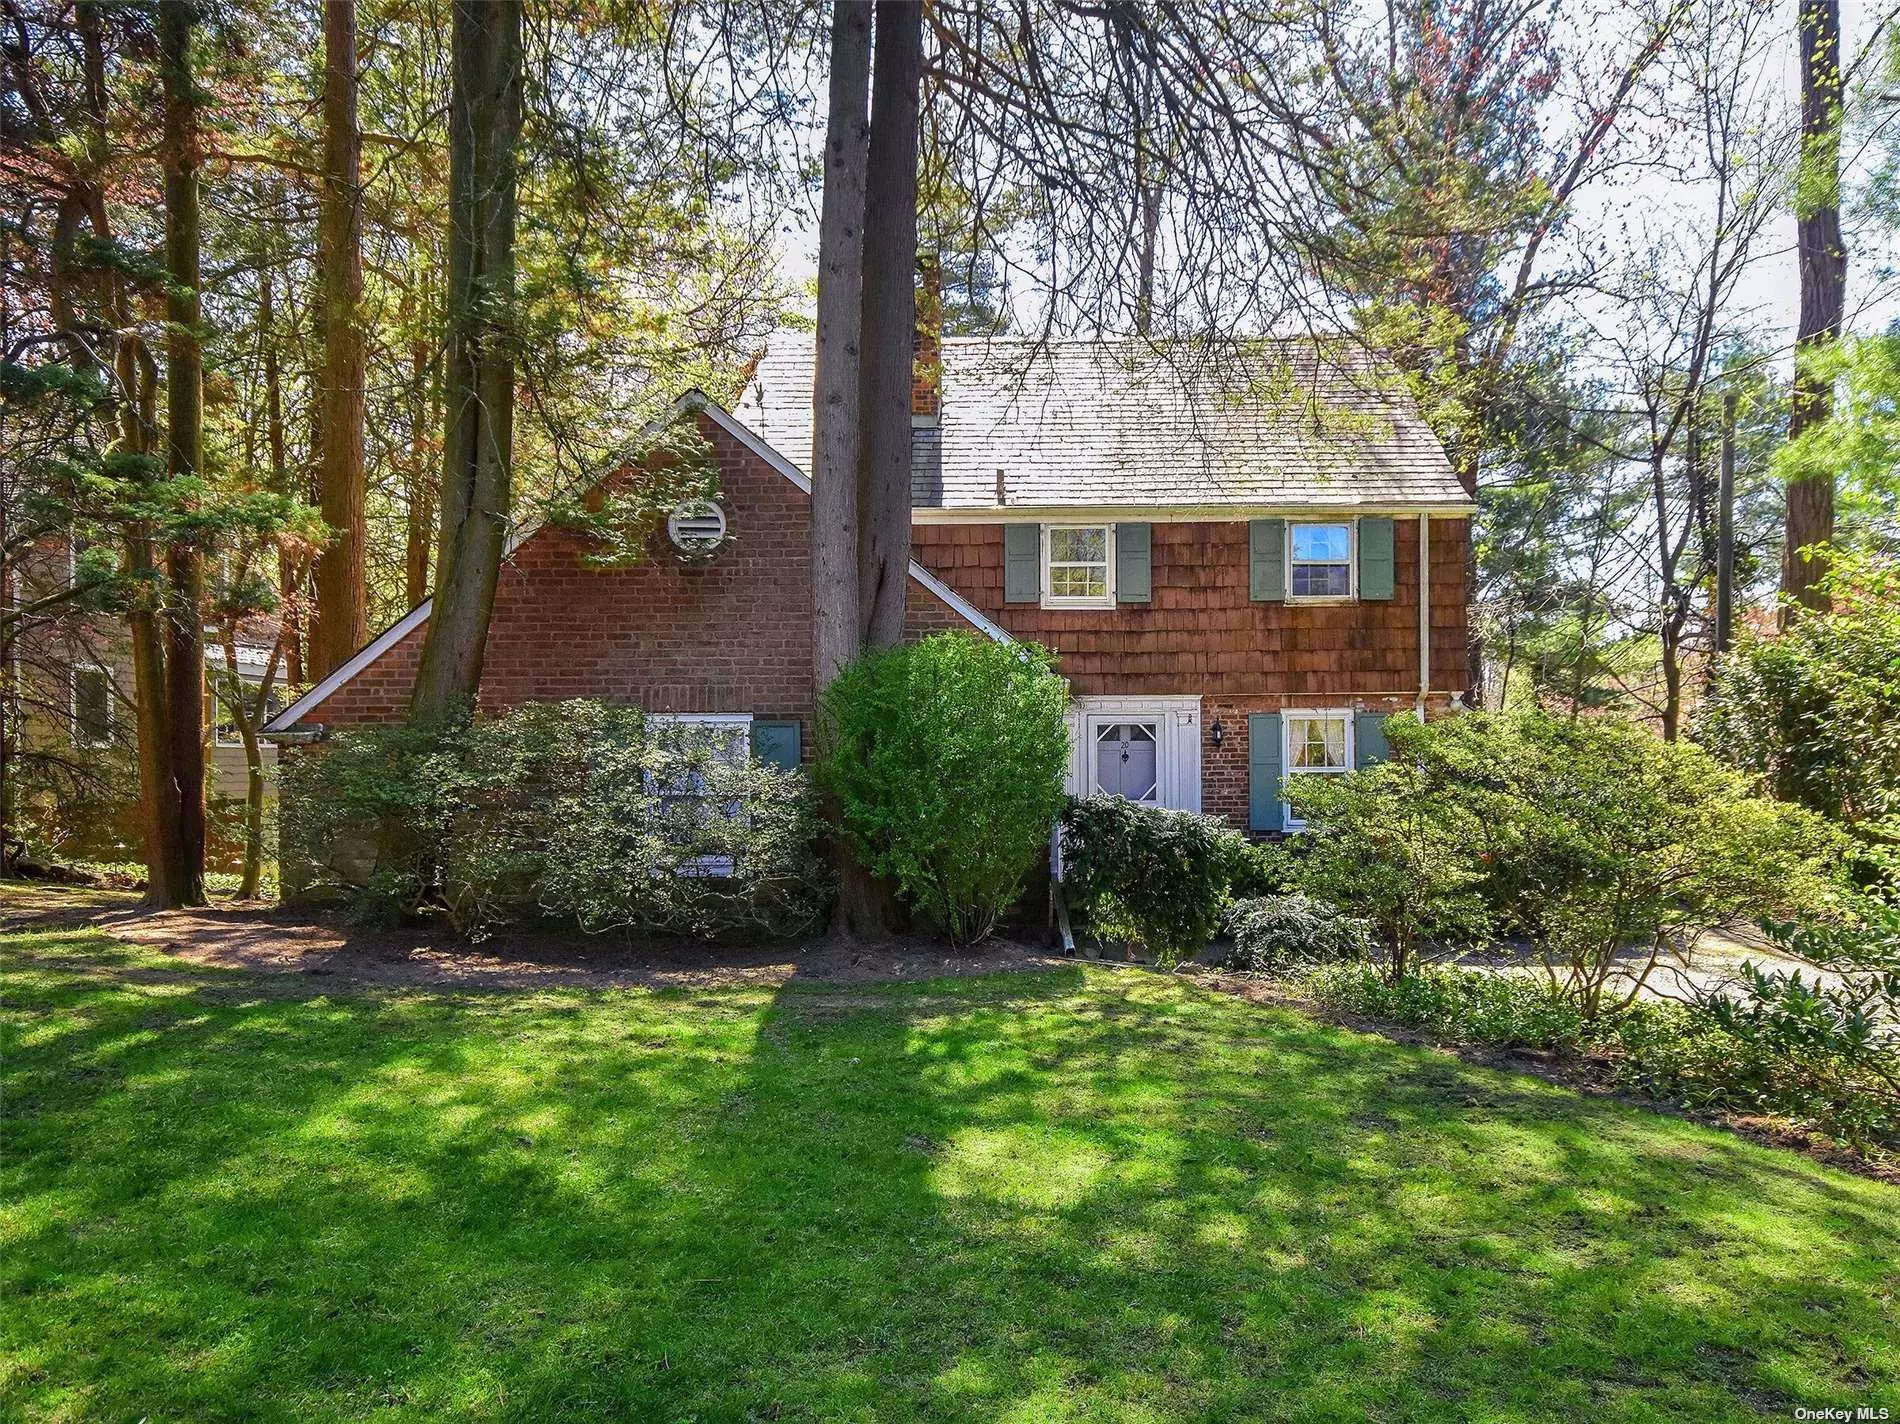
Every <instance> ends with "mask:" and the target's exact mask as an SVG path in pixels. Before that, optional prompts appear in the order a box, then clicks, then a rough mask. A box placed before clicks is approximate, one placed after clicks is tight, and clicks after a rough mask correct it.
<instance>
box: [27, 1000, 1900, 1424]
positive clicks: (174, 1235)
mask: <svg viewBox="0 0 1900 1424" xmlns="http://www.w3.org/2000/svg"><path fill="white" fill-rule="evenodd" d="M206 981H207V982H205V983H204V984H202V985H199V986H197V987H185V986H177V987H174V988H173V989H171V990H168V991H161V990H155V989H150V988H140V989H139V990H137V991H136V992H131V993H128V992H125V991H120V990H115V989H112V988H109V987H100V986H98V984H97V981H93V985H92V986H91V987H87V986H86V985H83V984H81V985H79V986H78V987H76V988H73V989H71V990H70V991H68V993H67V994H66V995H65V996H64V998H63V1000H62V999H61V996H60V995H59V994H57V993H54V994H50V995H42V994H38V993H34V992H29V993H27V994H25V995H23V996H20V997H21V998H22V999H23V1000H24V1003H23V1005H22V1007H24V1009H25V1010H26V1016H25V1019H24V1022H23V1024H22V1026H21V1028H20V1030H19V1031H18V1033H17V1035H16V1040H17V1045H16V1047H15V1048H14V1050H13V1051H12V1052H11V1053H10V1054H9V1055H8V1058H9V1062H8V1064H7V1068H8V1073H9V1079H10V1081H9V1091H8V1100H9V1107H8V1110H7V1111H8V1118H9V1126H8V1132H7V1136H8V1137H9V1139H11V1146H10V1150H9V1151H8V1152H7V1154H6V1162H5V1163H4V1165H3V1166H0V1180H4V1181H5V1182H6V1184H7V1192H6V1199H7V1200H8V1201H9V1202H10V1203H12V1207H11V1209H10V1211H9V1213H8V1218H7V1226H6V1250H5V1254H6V1266H5V1273H6V1276H7V1277H8V1278H9V1280H8V1285H7V1299H8V1301H9V1302H10V1306H9V1308H8V1309H7V1310H6V1311H5V1312H4V1314H5V1315H6V1316H7V1317H9V1321H8V1323H5V1324H0V1332H4V1333H5V1335H6V1336H7V1337H8V1340H9V1343H8V1345H7V1352H8V1354H9V1356H10V1357H11V1359H12V1364H11V1366H10V1373H11V1376H12V1378H11V1380H10V1381H6V1382H0V1383H4V1388H5V1391H6V1392H7V1393H10V1394H13V1395H14V1396H15V1397H16V1399H22V1400H25V1401H28V1402H29V1408H30V1410H31V1412H33V1413H36V1414H50V1413H53V1412H55V1410H56V1409H57V1408H58V1407H59V1406H60V1405H62V1404H64V1405H66V1406H67V1407H68V1409H69V1412H71V1413H73V1414H75V1415H79V1416H87V1417H91V1416H112V1415H117V1414H119V1413H129V1414H132V1415H134V1416H136V1415H137V1414H139V1413H149V1414H151V1416H152V1417H154V1418H162V1417H192V1418H213V1417H236V1416H239V1415H244V1416H260V1415H261V1416H266V1417H269V1416H276V1417H285V1418H324V1417H358V1416H365V1415H370V1414H375V1413H378V1412H380V1411H387V1412H389V1413H390V1414H391V1415H392V1416H397V1417H400V1416H404V1415H413V1416H422V1415H431V1414H436V1413H448V1412H456V1413H469V1414H473V1415H475V1416H476V1417H489V1418H520V1419H553V1418H563V1419H582V1418H653V1419H686V1418H697V1419H702V1420H710V1419H732V1420H741V1419H753V1418H788V1419H791V1418H840V1417H848V1418H867V1419H868V1418H885V1419H914V1418H943V1419H968V1418H977V1419H983V1418H994V1419H999V1420H1000V1419H1010V1420H1015V1419H1044V1418H1064V1417H1069V1416H1071V1415H1083V1414H1091V1413H1092V1414H1094V1415H1097V1416H1105V1417H1112V1418H1156V1419H1168V1418H1196V1419H1202V1418H1208V1419H1220V1418H1289V1419H1305V1418H1314V1417H1340V1418H1362V1417H1363V1418H1391V1419H1406V1420H1412V1419H1433V1418H1444V1419H1465V1418H1473V1417H1488V1418H1500V1419H1512V1418H1525V1419H1530V1418H1552V1419H1558V1418H1577V1417H1589V1418H1593V1419H1620V1418H1630V1419H1635V1418H1650V1417H1654V1416H1655V1415H1656V1414H1658V1413H1660V1412H1662V1411H1664V1410H1667V1411H1669V1412H1672V1413H1674V1412H1679V1411H1687V1412H1689V1413H1692V1414H1695V1415H1698V1416H1700V1417H1706V1418H1718V1419H1719V1418H1729V1417H1734V1418H1744V1417H1757V1414H1758V1412H1763V1411H1765V1412H1768V1413H1771V1414H1780V1415H1781V1416H1782V1417H1786V1415H1787V1413H1788V1412H1789V1411H1790V1410H1791V1409H1792V1407H1793V1405H1794V1404H1796V1403H1810V1404H1812V1403H1823V1402H1832V1403H1835V1404H1841V1403H1850V1402H1871V1403H1879V1402H1883V1401H1882V1399H1881V1398H1880V1396H1881V1394H1882V1392H1883V1391H1884V1393H1885V1398H1886V1400H1889V1401H1890V1400H1891V1399H1892V1397H1893V1393H1894V1390H1895V1388H1896V1362H1895V1355H1894V1352H1895V1348H1896V1347H1895V1344H1894V1341H1895V1338H1896V1336H1900V1329H1897V1328H1896V1318H1895V1313H1894V1312H1895V1305H1894V1287H1895V1284H1896V1281H1895V1277H1894V1270H1895V1268H1894V1265H1893V1263H1894V1261H1895V1260H1896V1259H1900V1232H1897V1229H1896V1224H1895V1217H1896V1215H1900V1213H1896V1211H1895V1207H1896V1206H1897V1205H1900V1194H1897V1193H1895V1192H1894V1191H1893V1190H1892V1189H1891V1188H1887V1187H1883V1186H1881V1185H1880V1184H1877V1183H1870V1182H1865V1181H1860V1180H1857V1179H1853V1178H1849V1177H1846V1176H1843V1175H1840V1174H1836V1173H1831V1172H1828V1171H1826V1170H1825V1169H1820V1168H1816V1167H1813V1166H1810V1165H1809V1164H1807V1163H1805V1162H1803V1161H1801V1160H1800V1159H1799V1158H1796V1157H1793V1156H1790V1155H1788V1154H1783V1153H1778V1152H1774V1151H1772V1150H1769V1149H1763V1148H1759V1147H1755V1146H1753V1145H1751V1144H1747V1143H1742V1142H1738V1141H1735V1140H1733V1139H1730V1138H1727V1137H1725V1136H1723V1135H1721V1134H1719V1133H1715V1132H1712V1131H1709V1130H1707V1129H1703V1128H1699V1127H1696V1126H1695V1125H1693V1124H1689V1123H1685V1122H1680V1121H1676V1120H1672V1119H1668V1118H1662V1117H1658V1116H1654V1115H1650V1114H1645V1113H1642V1112H1640V1111H1638V1110H1634V1109H1630V1108H1627V1107H1623V1106H1621V1105H1616V1104H1610V1103H1604V1102H1600V1101H1594V1100H1590V1099H1584V1098H1579V1097H1577V1096H1575V1095H1574V1094H1570V1093H1568V1092H1565V1091H1563V1090H1561V1089H1558V1088H1554V1087H1550V1086H1548V1085H1545V1084H1542V1083H1538V1082H1535V1081H1533V1080H1527V1079H1523V1078H1516V1077H1512V1076H1509V1075H1506V1074H1502V1073H1498V1072H1495V1071H1491V1070H1486V1069H1480V1068H1473V1067H1470V1066H1467V1065H1462V1064H1459V1063H1457V1062H1455V1061H1453V1060H1450V1059H1447V1058H1445V1057H1443V1056H1440V1055H1435V1054H1431V1053H1429V1052H1426V1051H1423V1050H1418V1049H1412V1048H1406V1047H1403V1046H1400V1045H1395V1044H1391V1043H1388V1042H1385V1041H1384V1040H1380V1039H1376V1038H1370V1037H1366V1036H1361V1035H1355V1034H1349V1033H1345V1032H1341V1031H1339V1030H1335V1029H1330V1028H1325V1027H1322V1026H1320V1025H1317V1024H1314V1023H1313V1022H1311V1021H1310V1020H1306V1019H1303V1018H1301V1017H1299V1016H1297V1015H1295V1014H1292V1013H1289V1012H1285V1011H1279V1010H1271V1009H1262V1008H1260V1007H1257V1006H1254V1005H1249V1004H1247V1003H1245V1002H1243V1001H1240V1000H1236V999H1233V998H1230V997H1228V996H1224V995H1219V994H1216V993H1213V992H1210V991H1207V990H1204V989H1199V988H1196V987H1195V986H1193V985H1190V984H1186V983H1184V982H1182V981H1178V980H1168V979H1165V978H1161V977H1158V976H1153V975H1147V974H1138V973H1129V972H1125V971H1124V972H1117V971H1113V970H1100V969H1091V970H1087V971H1083V970H1079V969H1078V970H1074V971H1068V972H1060V973H1056V974H1045V975H1038V976H1001V977H998V978H995V979H990V980H983V981H974V982H959V983H954V984H951V983H942V982H939V983H932V984H924V985H907V986H898V987H885V988H883V989H880V990H877V991H871V990H863V989H851V990H842V989H838V988H836V987H826V988H819V987H808V986H804V985H801V984H799V983H796V982H794V983H792V984H790V985H787V986H784V987H782V988H780V989H778V990H777V991H774V992H766V991H761V990H722V991H717V992H706V993H700V994H681V993H657V994H655V993H622V994H613V995H604V996H582V995H573V994H563V995H540V996H533V997H528V998H515V999H507V998H499V997H491V996H482V997H475V998H470V997H455V996H443V995H428V996H421V995H417V996H408V997H401V998H396V997H374V996H362V997H350V998H337V999H328V1000H325V999H319V1000H306V1001H303V1002H296V1001H288V1000H283V999H273V998H269V997H255V998H243V997H234V996H233V985H232V984H231V983H230V982H229V979H228V977H226V976H215V977H214V976H210V975H207V976H206Z"/></svg>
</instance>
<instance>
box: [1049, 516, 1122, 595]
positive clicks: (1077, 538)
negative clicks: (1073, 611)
mask: <svg viewBox="0 0 1900 1424" xmlns="http://www.w3.org/2000/svg"><path fill="white" fill-rule="evenodd" d="M1042 601H1043V606H1044V607H1046V608H1113V607H1114V606H1115V526H1114V525H1112V524H1047V525H1044V526H1043V530H1042Z"/></svg>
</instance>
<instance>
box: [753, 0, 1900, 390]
mask: <svg viewBox="0 0 1900 1424" xmlns="http://www.w3.org/2000/svg"><path fill="white" fill-rule="evenodd" d="M1615 3H1616V0H1610V4H1611V5H1612V6H1614V5H1615ZM1886 3H1891V0H1884V2H1883V3H1881V4H1869V3H1868V0H1842V5H1841V11H1842V28H1843V34H1844V37H1845V47H1846V51H1847V53H1848V54H1849V55H1850V56H1852V55H1854V54H1856V53H1858V52H1860V50H1861V49H1862V48H1863V47H1864V46H1865V45H1866V44H1867V42H1868V39H1869V37H1870V35H1871V34H1872V33H1873V31H1874V29H1875V27H1876V26H1877V24H1878V23H1880V22H1881V21H1882V20H1884V19H1885V18H1886V17H1887V16H1888V15H1889V14H1890V13H1891V11H1889V10H1888V9H1886V8H1885V4H1886ZM1552 9H1553V14H1554V17H1555V20H1554V23H1555V24H1556V27H1557V31H1558V34H1559V36H1560V38H1563V37H1564V30H1565V27H1566V25H1569V26H1572V27H1573V33H1572V35H1571V36H1570V37H1569V38H1570V39H1571V41H1572V42H1573V43H1580V44H1590V45H1595V44H1600V43H1601V41H1600V40H1599V39H1597V38H1596V36H1595V34H1585V33H1583V31H1584V30H1586V29H1592V28H1593V27H1598V26H1600V23H1601V19H1602V16H1603V15H1604V14H1605V13H1606V11H1605V9H1604V6H1603V5H1602V4H1598V3H1592V4H1588V5H1579V4H1576V3H1574V0H1553V6H1552ZM1610 13H1613V10H1612V11H1611V12H1610ZM1794 17H1795V3H1794V0H1781V3H1780V4H1779V5H1778V6H1777V8H1776V10H1775V11H1774V12H1773V14H1772V16H1771V18H1770V22H1769V24H1768V26H1767V27H1766V28H1765V29H1764V31H1763V36H1762V43H1761V45H1760V50H1759V62H1758V63H1757V64H1756V65H1755V67H1754V74H1753V77H1752V80H1751V95H1750V97H1751V100H1752V102H1753V103H1754V104H1755V105H1756V106H1757V107H1758V109H1759V110H1760V111H1761V112H1762V113H1763V114H1774V115H1778V116H1779V119H1780V122H1781V123H1783V124H1785V125H1789V126H1792V125H1794V124H1796V123H1798V115H1799V101H1800V64H1799V56H1798V53H1797V51H1796V46H1795V38H1794ZM814 117H815V116H814ZM1646 138H1649V139H1655V140H1656V141H1658V142H1660V143H1662V144H1664V145H1665V147H1668V146H1671V145H1674V146H1676V147H1677V148H1680V146H1681V145H1682V144H1687V143H1689V142H1690V136H1689V135H1688V134H1687V133H1683V134H1680V135H1657V134H1653V133H1652V134H1649V135H1646ZM1681 156H1682V157H1683V159H1684V161H1685V162H1689V161H1693V158H1694V154H1693V153H1692V152H1690V151H1687V150H1682V152H1681ZM1846 157H1847V160H1848V173H1847V175H1846V178H1847V185H1848V187H1849V189H1850V190H1851V188H1852V187H1853V186H1854V185H1855V183H1856V181H1857V180H1864V178H1865V177H1866V174H1867V171H1868V167H1869V164H1870V162H1871V157H1870V155H1869V154H1868V152H1867V151H1866V150H1865V149H1864V148H1863V149H1862V150H1861V151H1860V152H1858V153H1856V152H1855V151H1854V149H1853V147H1852V145H1850V147H1849V150H1848V152H1847V155H1846ZM1633 171H1634V172H1635V174H1636V176H1635V177H1634V179H1633V181H1627V182H1619V183H1609V184H1602V185H1598V186H1595V187H1590V188H1586V189H1584V190H1582V191H1581V192H1580V193H1579V195H1578V198H1577V201H1576V203H1575V207H1574V215H1573V221H1572V222H1571V224H1570V227H1569V236H1568V238H1567V241H1568V242H1569V243H1571V244H1582V245H1584V246H1587V247H1590V248H1592V249H1601V248H1603V247H1604V245H1605V244H1606V243H1613V242H1615V241H1617V240H1619V239H1620V238H1621V237H1622V235H1623V234H1625V233H1627V232H1629V231H1630V228H1631V225H1632V224H1635V225H1636V226H1637V227H1639V228H1640V229H1642V230H1643V231H1645V232H1647V233H1650V234H1653V235H1661V236H1664V237H1668V236H1670V235H1672V234H1675V235H1681V236H1683V238H1684V241H1685V244H1686V245H1693V244H1692V239H1693V236H1694V232H1693V230H1694V227H1695V225H1696V224H1697V223H1698V222H1700V221H1705V220H1706V211H1707V194H1706V192H1705V191H1703V190H1700V189H1698V187H1697V186H1696V185H1694V184H1691V183H1685V182H1682V181H1679V180H1677V179H1674V178H1672V177H1671V176H1670V175H1668V174H1666V173H1664V172H1662V171H1661V170H1659V169H1657V168H1655V167H1652V166H1643V167H1640V168H1638V169H1636V170H1633ZM817 219H818V195H817V193H816V192H815V191H814V192H813V193H811V194H810V195H809V201H808V203H807V204H806V205H804V206H803V207H800V208H797V209H794V210H791V211H788V212H787V213H785V214H784V217H783V220H782V222H781V224H780V234H779V252H780V256H779V270H780V273H781V275H782V276H783V277H784V278H785V280H786V281H787V282H788V283H790V284H796V285H798V286H799V287H800V288H801V289H803V288H804V287H805V286H806V285H807V284H809V283H810V282H811V281H812V279H813V278H814V277H815V275H816V272H817V250H816V249H817V233H818V221H817ZM1794 238H1795V223H1794V217H1793V213H1792V211H1790V210H1787V209H1785V208H1783V209H1782V210H1780V211H1778V212H1777V214H1776V215H1775V217H1774V218H1773V219H1772V220H1771V222H1770V224H1769V226H1768V227H1767V229H1766V230H1765V231H1764V233H1763V234H1762V237H1761V239H1760V240H1759V241H1758V243H1757V245H1756V256H1755V258H1754V259H1753V261H1752V262H1751V264H1750V266H1749V268H1748V270H1747V272H1746V273H1745V274H1744V276H1743V278H1742V280H1741V281H1740V282H1739V284H1738V287H1737V291H1736V300H1735V304H1734V308H1733V310H1732V316H1733V317H1735V318H1737V319H1739V320H1741V321H1744V322H1745V324H1747V325H1748V326H1750V327H1752V328H1753V329H1754V330H1755V331H1756V332H1758V333H1759V335H1760V338H1761V339H1762V342H1763V344H1764V345H1766V346H1767V347H1768V348H1769V349H1770V350H1771V351H1773V352H1774V353H1775V363H1776V365H1777V367H1778V368H1780V369H1781V370H1782V371H1783V372H1784V374H1785V372H1786V371H1787V370H1788V369H1790V368H1791V367H1792V343H1793V334H1794V330H1795V323H1796V317H1797V312H1798V308H1799V301H1800V276H1799V268H1798V264H1797V260H1796V254H1795V246H1794ZM1848 240H1849V247H1850V261H1849V272H1848V324H1849V327H1850V329H1852V330H1856V331H1863V332H1866V331H1876V330H1879V329H1882V328H1884V327H1885V326H1887V325H1888V324H1889V323H1891V322H1893V321H1894V320H1896V319H1900V284H1896V282H1895V281H1894V280H1893V278H1892V276H1891V275H1890V270H1891V269H1892V268H1894V267H1895V266H1900V254H1896V253H1895V252H1894V250H1893V243H1892V241H1891V239H1887V238H1883V237H1882V236H1881V235H1879V234H1875V233H1870V232H1866V231H1859V232H1855V231H1850V233H1849V238H1848ZM1575 256H1576V252H1575V250H1574V248H1573V249H1566V247H1565V246H1564V244H1562V243H1559V244H1557V245H1555V246H1554V247H1553V248H1552V252H1551V257H1552V261H1554V262H1560V263H1561V262H1567V261H1572V260H1574V258H1575ZM1583 315H1584V316H1585V319H1586V320H1587V321H1598V320H1612V319H1613V316H1612V314H1611V312H1610V311H1609V309H1607V308H1598V309H1595V310H1590V309H1588V308H1587V307H1586V309H1585V310H1584V312H1583ZM1024 320H1026V321H1029V322H1032V323H1033V320H1034V318H1033V315H1031V314H1028V313H1024Z"/></svg>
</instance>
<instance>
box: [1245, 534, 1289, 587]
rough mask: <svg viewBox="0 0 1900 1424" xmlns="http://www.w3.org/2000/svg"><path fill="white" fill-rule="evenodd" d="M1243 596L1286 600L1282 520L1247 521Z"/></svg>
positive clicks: (1284, 543)
mask: <svg viewBox="0 0 1900 1424" xmlns="http://www.w3.org/2000/svg"><path fill="white" fill-rule="evenodd" d="M1247 596H1248V597H1249V598H1251V599H1252V600H1253V601H1254V602H1255V603H1284V602H1286V521H1285V520H1284V519H1251V520H1248V521H1247Z"/></svg>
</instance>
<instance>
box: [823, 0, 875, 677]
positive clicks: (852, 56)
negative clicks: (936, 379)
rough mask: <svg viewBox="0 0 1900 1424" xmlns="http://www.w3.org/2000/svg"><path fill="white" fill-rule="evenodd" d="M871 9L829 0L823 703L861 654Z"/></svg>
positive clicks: (855, 0) (852, 0) (856, 0)
mask: <svg viewBox="0 0 1900 1424" xmlns="http://www.w3.org/2000/svg"><path fill="white" fill-rule="evenodd" d="M870 88H871V5H870V3H869V0H835V4H834V5H833V8H832V14H831V79H830V112H829V115H828V117H827V119H826V129H825V189H824V200H823V209H822V211H821V213H820V216H819V225H818V336H817V344H816V351H815V355H814V364H815V368H816V369H815V372H814V374H815V377H816V383H815V385H814V387H813V390H812V460H811V470H812V493H811V598H812V684H813V692H814V698H817V697H822V696H823V695H824V691H825V689H826V688H827V687H829V686H830V685H831V680H832V679H833V678H834V677H836V676H837V675H838V670H839V669H840V668H842V667H843V666H844V665H845V664H846V663H848V662H850V661H851V660H852V659H853V658H854V657H856V656H857V654H858V648H859V646H860V643H859V621H858V620H859V614H858V433H859V432H858V415H859V392H858V388H859V375H858V367H859V345H858V343H859V340H860V338H861V336H862V329H861V324H860V323H861V317H862V313H863V298H864V179H865V169H866V166H867V164H868V161H869V154H870V138H871V126H870V118H869V115H868V109H869V102H870V99H869V96H870Z"/></svg>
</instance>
